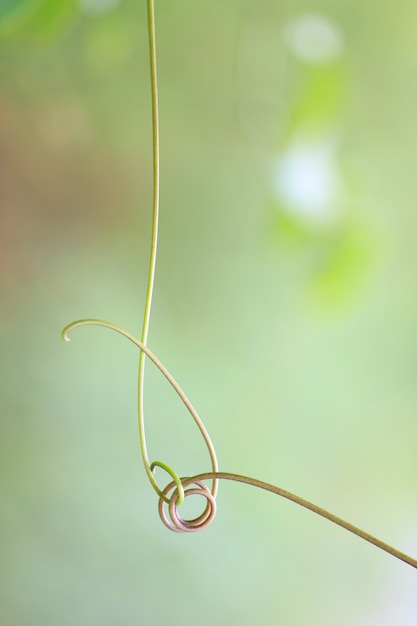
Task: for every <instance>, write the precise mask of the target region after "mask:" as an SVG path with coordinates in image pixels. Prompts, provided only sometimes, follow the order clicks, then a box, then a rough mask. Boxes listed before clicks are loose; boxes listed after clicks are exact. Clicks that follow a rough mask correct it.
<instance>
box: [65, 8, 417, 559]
mask: <svg viewBox="0 0 417 626" xmlns="http://www.w3.org/2000/svg"><path fill="white" fill-rule="evenodd" d="M147 8H148V33H149V56H150V70H151V92H152V128H153V213H152V237H151V253H150V261H149V272H148V284H147V291H146V300H145V311H144V316H143V325H142V335H141V340H139V339H136V337H134V336H133V335H131V334H130V333H129V332H127V331H126V330H124V329H123V328H120V327H119V326H116V325H115V324H113V323H111V322H106V321H104V320H98V319H82V320H78V321H76V322H72V323H71V324H69V325H68V326H66V327H65V328H64V330H63V331H62V338H63V340H64V341H69V332H70V331H72V330H73V329H74V328H77V327H80V326H91V325H94V326H103V327H105V328H109V329H111V330H113V331H115V332H117V333H119V334H121V335H123V336H124V337H126V339H128V340H129V341H131V342H132V343H133V344H134V345H135V346H136V347H137V348H139V350H140V356H139V367H138V427H139V439H140V448H141V454H142V460H143V464H144V467H145V470H146V473H147V476H148V478H149V480H150V482H151V484H152V486H153V488H154V489H155V491H156V492H157V494H158V495H159V501H158V510H159V515H160V517H161V520H162V522H163V523H164V524H165V526H167V528H169V529H170V530H173V531H175V532H196V531H199V530H202V529H203V528H206V527H207V526H208V525H209V524H210V523H211V522H212V521H213V519H214V517H215V515H216V494H217V489H218V481H219V480H229V481H234V482H240V483H244V484H246V485H251V486H252V487H255V488H258V489H263V490H265V491H269V492H271V493H273V494H275V495H278V496H281V497H283V498H286V499H287V500H291V501H292V502H295V503H296V504H298V505H300V506H302V507H304V508H306V509H309V510H310V511H312V512H313V513H316V514H317V515H320V516H321V517H324V518H326V519H328V520H329V521H331V522H333V523H334V524H337V525H338V526H341V527H342V528H344V529H345V530H348V531H349V532H351V533H353V534H355V535H357V536H358V537H360V538H361V539H364V540H365V541H368V542H369V543H372V544H373V545H374V546H376V547H377V548H379V549H381V550H383V551H385V552H387V553H388V554H391V555H392V556H394V557H395V558H397V559H400V560H401V561H404V562H405V563H407V564H408V565H411V566H412V567H414V568H416V569H417V560H416V559H414V558H412V557H411V556H408V555H407V554H404V553H403V552H401V551H400V550H397V549H396V548H393V547H392V546H390V545H388V544H386V543H384V542H383V541H381V540H380V539H377V538H376V537H374V536H373V535H370V534H369V533H366V532H365V531H363V530H361V529H360V528H358V527H356V526H354V525H353V524H351V523H349V522H347V521H345V520H343V519H341V518H340V517H338V516H337V515H334V514H333V513H330V512H329V511H326V510H325V509H322V508H321V507H319V506H317V505H316V504H313V503H312V502H309V501H308V500H304V499H303V498H301V497H300V496H297V495H295V494H293V493H291V492H289V491H286V490H285V489H282V488H281V487H277V486H275V485H271V484H269V483H266V482H263V481H261V480H258V479H256V478H251V477H249V476H242V475H240V474H233V473H230V472H220V471H219V469H218V464H217V458H216V453H215V450H214V446H213V443H212V441H211V439H210V437H209V434H208V432H207V430H206V428H205V426H204V424H203V422H202V420H201V418H200V417H199V416H198V414H197V412H196V410H195V408H194V407H193V405H192V404H191V402H190V400H189V399H188V397H187V396H186V394H185V393H184V391H183V390H182V388H181V387H180V385H179V384H178V383H177V381H176V380H175V378H174V377H173V376H172V375H171V374H170V373H169V371H168V370H167V369H166V367H165V366H164V365H163V364H162V363H161V361H160V360H159V359H158V358H157V357H156V356H155V355H154V354H153V352H152V351H151V350H150V349H149V348H148V346H147V339H148V333H149V324H150V317H151V308H152V296H153V289H154V282H155V269H156V258H157V245H158V223H159V179H160V172H159V121H158V87H157V66H156V43H155V10H154V1H153V0H147ZM146 357H147V358H149V360H150V361H152V362H153V363H154V365H155V366H156V367H157V368H158V369H159V371H160V372H161V373H162V374H163V376H164V377H165V378H166V379H167V381H168V382H169V383H170V384H171V386H172V387H173V389H174V390H175V392H176V393H177V395H178V396H179V397H180V399H181V401H182V402H183V404H184V406H185V407H186V408H187V410H188V411H189V413H190V415H191V416H192V418H193V419H194V421H195V423H196V424H197V426H198V428H199V430H200V433H201V435H202V437H203V440H204V442H205V445H206V447H207V450H208V453H209V457H210V461H211V471H210V472H205V473H202V474H197V475H195V476H192V477H180V476H179V474H177V472H175V471H174V470H173V469H172V468H171V467H170V466H169V465H167V464H166V463H163V462H162V461H153V462H152V463H150V462H149V457H148V452H147V445H146V433H145V420H144V403H143V397H144V373H145V358H146ZM155 467H159V468H161V469H163V470H164V471H165V472H166V473H167V474H168V475H169V476H170V477H171V478H172V481H171V482H170V483H169V484H168V485H167V486H166V487H165V488H164V489H162V490H161V489H160V487H159V486H158V483H157V481H156V479H155V477H154V469H155ZM206 480H211V481H212V487H211V490H210V489H209V488H208V487H207V485H206V484H205V482H204V481H206ZM192 495H199V496H202V497H203V498H205V500H206V507H205V509H204V510H203V512H202V513H201V515H199V516H198V517H196V518H194V519H192V520H186V519H183V518H182V517H181V516H180V515H179V512H178V508H179V507H180V506H181V504H182V503H183V502H184V500H185V498H187V497H189V496H192ZM166 509H167V510H168V516H167V511H166Z"/></svg>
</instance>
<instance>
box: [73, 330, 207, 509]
mask: <svg viewBox="0 0 417 626" xmlns="http://www.w3.org/2000/svg"><path fill="white" fill-rule="evenodd" d="M80 326H103V327H104V328H109V329H110V330H113V331H115V332H117V333H119V334H120V335H123V337H126V339H129V341H131V342H132V343H133V344H134V345H135V346H136V347H137V348H139V350H140V351H141V353H143V354H145V355H146V356H147V357H148V358H149V359H150V360H151V361H152V362H153V363H154V365H156V367H157V368H158V369H159V371H160V372H161V373H162V374H163V376H165V378H166V379H167V381H168V382H169V383H170V385H171V386H172V387H173V388H174V390H175V392H176V393H177V395H178V396H179V398H180V399H181V401H182V403H183V404H184V406H185V407H186V408H187V410H188V412H189V413H190V415H191V417H192V418H193V420H194V421H195V423H196V424H197V426H198V429H199V431H200V433H201V436H202V437H203V439H204V443H205V444H206V447H207V450H208V453H209V456H210V460H211V467H212V470H213V472H217V470H218V464H217V457H216V452H215V450H214V446H213V443H212V441H211V439H210V435H209V434H208V432H207V430H206V427H205V426H204V424H203V421H202V420H201V418H200V417H199V415H198V413H197V411H196V410H195V408H194V407H193V405H192V404H191V402H190V400H189V399H188V397H187V395H186V394H185V392H184V391H183V389H182V388H181V387H180V385H179V384H178V383H177V381H176V380H175V378H174V377H173V376H172V374H170V373H169V371H168V370H167V368H166V367H165V365H163V364H162V363H161V361H160V360H159V359H158V358H157V357H156V356H155V355H154V353H153V352H152V351H151V350H150V349H149V348H148V347H147V346H146V345H145V344H144V343H143V342H142V341H139V339H136V337H134V336H133V335H131V334H130V333H129V332H127V330H124V328H121V327H120V326H116V324H113V323H112V322H106V321H104V320H97V319H83V320H77V321H76V322H72V323H71V324H68V326H65V328H64V330H63V331H62V333H61V336H62V339H63V340H64V341H66V342H68V341H69V340H70V338H69V336H68V334H69V333H70V332H71V331H72V330H73V329H74V328H78V327H80ZM143 437H144V438H145V430H144V429H143ZM145 467H146V466H145ZM155 467H160V468H162V469H163V470H165V471H166V472H167V473H168V474H169V475H170V476H171V477H172V478H173V479H174V482H175V484H176V485H177V488H178V490H179V494H180V498H179V504H181V503H182V500H183V490H182V485H181V481H180V479H179V477H178V475H177V474H176V472H174V470H173V469H172V468H170V467H169V466H168V465H166V463H162V462H161V461H154V462H153V463H152V464H149V471H150V474H151V476H152V479H153V481H152V484H155V485H156V486H155V491H156V492H157V493H158V495H159V497H161V498H162V499H163V500H165V501H166V502H168V498H167V497H166V496H165V495H164V494H163V492H162V491H161V489H160V488H159V486H158V484H157V483H156V481H155V478H154V476H153V470H154V468H155ZM148 476H149V474H148ZM211 493H212V495H213V496H214V497H215V496H216V493H217V480H216V478H214V479H213V487H212V490H211Z"/></svg>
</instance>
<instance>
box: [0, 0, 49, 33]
mask: <svg viewBox="0 0 417 626" xmlns="http://www.w3.org/2000/svg"><path fill="white" fill-rule="evenodd" d="M43 2H44V0H2V2H1V3H0V35H3V36H4V35H13V34H14V33H15V32H16V31H17V30H18V29H19V28H21V27H22V26H23V25H24V24H25V23H26V22H27V21H28V20H29V19H30V18H31V17H32V16H33V15H34V13H35V12H36V10H37V9H38V8H39V7H40V6H41V5H42V3H43Z"/></svg>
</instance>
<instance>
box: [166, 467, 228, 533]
mask: <svg viewBox="0 0 417 626" xmlns="http://www.w3.org/2000/svg"><path fill="white" fill-rule="evenodd" d="M180 480H181V484H182V486H183V488H184V499H185V498H188V497H189V496H203V498H205V499H206V501H207V503H206V507H205V509H204V511H203V512H202V513H201V515H199V516H198V517H196V518H194V519H191V520H187V519H184V518H183V517H181V516H180V514H179V513H178V508H179V493H178V488H177V486H176V483H175V481H172V482H170V483H169V484H168V485H167V486H166V487H165V489H164V490H163V492H162V495H161V496H160V497H159V501H158V512H159V517H160V518H161V520H162V522H163V524H165V526H166V527H167V528H169V530H173V531H174V532H177V533H190V532H191V533H192V532H198V531H199V530H203V529H204V528H207V526H209V524H211V522H212V521H213V520H214V518H215V516H216V497H215V496H214V495H213V494H212V493H211V491H210V489H209V488H208V487H207V485H206V484H205V483H204V482H203V481H202V480H194V479H193V478H181V479H180ZM192 485H196V486H194V487H193V486H192ZM163 496H165V498H167V499H168V503H167V502H166V500H165V499H164V497H163Z"/></svg>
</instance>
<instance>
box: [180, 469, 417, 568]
mask: <svg viewBox="0 0 417 626" xmlns="http://www.w3.org/2000/svg"><path fill="white" fill-rule="evenodd" d="M209 479H210V480H214V479H220V480H230V481H234V482H239V483H244V484H246V485H251V486H252V487H256V488H257V489H263V490H265V491H269V492H271V493H274V494H275V495H277V496H281V497H282V498H286V499H287V500H291V501H292V502H295V503H296V504H299V505H300V506H302V507H304V508H305V509H309V510H310V511H312V512H313V513H316V514H317V515H320V516H321V517H325V518H326V519H328V520H329V521H330V522H333V524H337V525H338V526H341V527H342V528H344V529H345V530H348V531H349V532H351V533H353V534H354V535H357V536H358V537H360V538H361V539H364V540H365V541H368V542H369V543H372V544H373V545H374V546H376V547H377V548H379V549H380V550H383V551H384V552H387V553H388V554H391V555H392V556H394V557H395V558H397V559H400V560H401V561H404V563H407V565H411V567H414V568H416V569H417V560H416V559H413V558H412V557H411V556H409V555H408V554H405V553H404V552H401V551H400V550H397V549H396V548H393V547H392V546H390V545H389V544H387V543H385V542H384V541H381V540H380V539H377V538H376V537H374V536H373V535H371V534H369V533H367V532H365V531H364V530H361V529H360V528H358V527H357V526H354V525H353V524H351V523H350V522H346V521H345V520H344V519H342V518H341V517H338V516H337V515H334V514H333V513H330V512H329V511H326V509H323V508H321V507H320V506H317V504H313V503H312V502H309V501H308V500H305V499H304V498H301V497H300V496H297V495H295V494H294V493H291V492H290V491H286V490H285V489H281V487H277V486H276V485H272V484H270V483H266V482H264V481H262V480H258V479H257V478H251V477H249V476H243V475H241V474H232V473H230V472H205V473H203V474H197V475H196V476H192V477H191V478H185V479H182V485H183V487H187V486H188V485H189V484H191V483H195V482H198V481H201V480H209Z"/></svg>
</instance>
